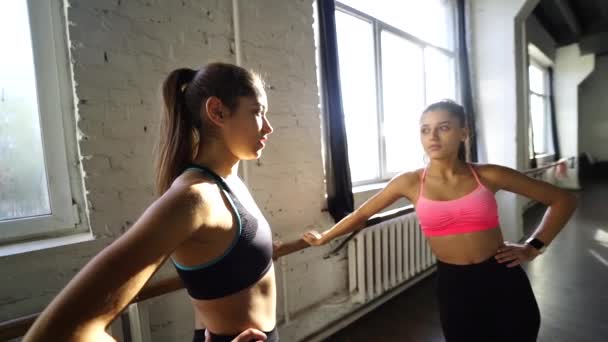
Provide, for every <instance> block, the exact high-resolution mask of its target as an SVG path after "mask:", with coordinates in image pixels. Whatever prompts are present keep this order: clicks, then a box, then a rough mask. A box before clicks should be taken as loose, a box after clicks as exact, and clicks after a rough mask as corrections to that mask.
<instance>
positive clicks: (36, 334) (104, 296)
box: [23, 186, 206, 342]
mask: <svg viewBox="0 0 608 342" xmlns="http://www.w3.org/2000/svg"><path fill="white" fill-rule="evenodd" d="M205 207H206V206H205V203H204V202H203V201H202V199H201V193H200V191H197V190H196V189H194V188H193V187H192V186H174V187H172V188H170V189H169V190H168V191H167V192H166V193H165V194H164V195H163V196H162V197H160V198H159V199H158V200H156V201H155V202H154V203H153V204H152V205H151V206H150V207H149V208H148V209H147V210H146V211H145V212H144V214H143V215H142V216H141V217H140V218H139V219H138V220H137V222H135V224H134V225H133V226H132V227H131V228H130V229H129V230H128V231H127V232H126V233H125V234H124V235H123V236H121V237H120V238H118V239H117V240H116V241H114V242H113V243H112V244H111V245H109V246H108V247H106V248H105V249H103V250H102V251H101V252H100V253H99V254H98V255H96V256H95V257H94V258H93V259H92V260H91V261H90V262H89V263H88V264H87V265H85V266H84V267H83V269H82V270H81V271H80V272H79V273H78V274H77V275H76V276H75V277H74V278H73V279H72V280H71V281H70V282H69V283H68V285H67V286H66V287H65V288H64V289H63V290H62V291H61V292H60V293H59V294H58V295H57V296H56V297H55V298H54V299H53V301H52V302H51V303H50V304H49V305H48V307H47V308H46V309H45V310H44V311H43V312H42V313H41V314H40V316H39V317H38V319H37V320H36V321H35V322H34V324H33V325H32V327H31V328H30V330H29V331H28V333H27V334H26V335H25V337H24V340H23V341H28V342H29V341H50V340H53V341H112V340H113V339H112V337H111V336H109V335H108V334H106V333H105V329H106V327H107V326H108V324H109V323H110V322H111V321H112V320H113V319H114V318H115V317H117V316H118V315H119V314H120V312H121V311H122V310H123V309H124V308H126V306H127V305H128V304H129V302H130V301H131V300H132V299H133V298H134V297H135V295H136V294H137V293H138V292H139V291H140V290H141V289H142V287H143V286H144V284H145V283H146V282H147V281H148V280H149V279H150V278H151V277H152V275H153V274H154V272H155V271H156V270H157V269H158V268H159V267H160V266H161V265H162V263H163V262H164V261H165V260H166V259H167V257H168V256H169V255H170V254H171V253H172V252H173V250H174V249H175V248H176V247H177V246H178V245H179V244H181V243H182V241H184V240H186V239H187V238H188V237H189V236H190V235H191V234H192V233H193V232H194V231H195V230H196V229H198V227H200V226H201V225H202V224H203V218H204V217H205Z"/></svg>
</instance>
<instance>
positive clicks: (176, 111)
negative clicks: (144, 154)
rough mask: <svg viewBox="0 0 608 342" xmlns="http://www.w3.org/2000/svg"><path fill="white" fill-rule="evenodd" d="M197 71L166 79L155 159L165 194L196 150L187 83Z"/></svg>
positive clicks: (160, 189) (178, 72)
mask: <svg viewBox="0 0 608 342" xmlns="http://www.w3.org/2000/svg"><path fill="white" fill-rule="evenodd" d="M195 75H196V71H195V70H192V69H187V68H183V69H177V70H174V71H172V72H171V73H170V74H169V76H168V77H167V79H166V80H165V81H164V82H163V86H162V95H163V102H164V111H163V115H162V117H161V123H160V140H159V143H158V156H157V161H156V192H157V194H158V195H162V194H163V193H164V192H165V191H167V189H168V188H169V186H171V183H172V182H173V180H175V178H176V177H177V176H178V175H179V173H181V171H182V169H183V168H184V167H185V165H186V163H188V162H189V161H190V160H191V158H192V154H193V152H194V151H193V150H194V147H193V145H194V134H193V133H194V132H193V128H194V127H195V126H197V125H193V123H194V120H193V117H199V113H198V112H197V113H190V112H189V110H188V108H187V107H188V106H187V105H186V91H187V90H188V84H189V83H190V82H191V81H192V79H194V76H195Z"/></svg>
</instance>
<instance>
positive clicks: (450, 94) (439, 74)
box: [424, 48, 456, 105]
mask: <svg viewBox="0 0 608 342" xmlns="http://www.w3.org/2000/svg"><path fill="white" fill-rule="evenodd" d="M424 67H425V71H426V104H427V105H429V104H431V103H433V102H437V101H439V100H443V99H450V100H454V101H455V100H456V92H455V79H454V74H455V73H454V60H453V58H452V57H449V56H447V55H444V54H443V53H441V52H439V51H437V49H434V48H426V49H424Z"/></svg>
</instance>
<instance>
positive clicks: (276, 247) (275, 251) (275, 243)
mask: <svg viewBox="0 0 608 342" xmlns="http://www.w3.org/2000/svg"><path fill="white" fill-rule="evenodd" d="M282 245H283V243H282V242H281V241H280V240H272V260H274V261H276V260H277V259H278V258H279V257H280V256H281V254H279V253H280V252H279V251H280V250H281V246H282Z"/></svg>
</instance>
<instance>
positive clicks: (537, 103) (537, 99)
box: [530, 94, 547, 154]
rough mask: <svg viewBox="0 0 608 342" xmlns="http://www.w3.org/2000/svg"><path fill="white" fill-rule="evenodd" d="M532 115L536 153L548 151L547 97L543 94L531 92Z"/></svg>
mask: <svg viewBox="0 0 608 342" xmlns="http://www.w3.org/2000/svg"><path fill="white" fill-rule="evenodd" d="M530 117H531V119H532V133H533V135H534V152H535V153H536V154H539V153H545V152H547V144H546V141H547V137H546V135H547V125H546V117H547V116H546V107H545V99H544V98H543V97H542V96H538V95H535V94H530Z"/></svg>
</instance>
